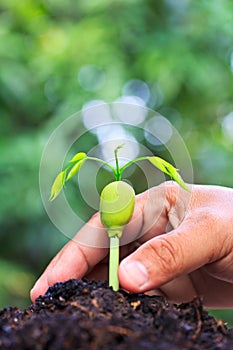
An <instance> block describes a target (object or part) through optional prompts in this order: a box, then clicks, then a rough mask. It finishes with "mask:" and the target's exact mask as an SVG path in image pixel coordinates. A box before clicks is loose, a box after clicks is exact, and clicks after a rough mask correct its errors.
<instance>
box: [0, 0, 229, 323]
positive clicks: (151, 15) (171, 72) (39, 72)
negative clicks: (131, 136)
mask: <svg viewBox="0 0 233 350" xmlns="http://www.w3.org/2000/svg"><path fill="white" fill-rule="evenodd" d="M232 25H233V3H232V1H230V0H229V1H227V0H221V1H219V0H213V1H205V0H199V1H195V2H194V1H189V0H179V1H175V0H166V1H154V0H124V1H123V0H79V1H75V0H66V1H65V0H46V1H45V0H44V1H43V0H41V1H39V0H21V1H17V0H1V1H0V42H1V45H0V62H1V65H0V152H1V153H0V180H1V185H0V257H1V258H0V307H4V306H7V305H12V304H13V305H18V306H20V307H25V306H27V305H29V303H30V300H29V298H28V292H29V290H30V288H31V286H32V285H33V283H34V281H35V280H36V278H37V277H38V275H39V274H40V273H41V272H42V270H43V268H44V267H45V266H46V265H47V263H48V261H49V260H50V259H51V258H52V257H53V256H54V254H55V253H56V252H57V251H58V250H59V249H60V248H61V247H62V246H63V245H64V243H66V242H67V241H68V239H67V238H66V237H64V235H62V234H61V233H60V232H59V231H58V229H57V228H55V227H54V225H53V224H52V223H51V222H50V220H49V218H48V216H47V214H46V212H45V210H44V208H43V205H42V201H41V197H40V190H39V180H38V177H39V166H40V159H41V155H42V152H43V148H44V146H45V144H46V142H47V140H48V138H49V136H50V134H51V133H52V132H53V130H54V129H55V128H56V127H57V126H58V125H59V124H60V123H61V122H62V121H63V120H66V118H68V117H69V116H70V115H72V114H73V113H75V112H77V111H79V110H81V109H82V108H83V106H84V105H85V104H87V103H89V102H90V101H93V100H101V101H105V102H112V101H115V100H116V99H119V98H121V99H124V98H126V99H127V96H131V95H133V96H136V97H138V98H139V100H140V99H141V100H142V102H143V103H144V105H145V106H148V107H150V108H152V109H154V110H156V111H158V112H159V113H161V114H162V115H164V116H165V117H166V118H167V119H168V120H170V121H171V123H172V124H173V125H174V126H175V127H176V128H177V130H178V131H179V133H180V135H181V136H182V138H183V139H184V141H185V143H186V146H187V148H188V150H189V153H190V156H191V159H192V162H193V169H194V181H195V182H196V183H209V184H219V185H224V186H230V187H232V186H233V177H232V173H233V162H232V159H233V158H232V156H233V100H232V97H233V30H232ZM80 123H81V124H82V120H80ZM82 127H84V126H83V124H82ZM87 139H88V137H87ZM88 140H89V142H90V145H91V146H93V145H94V144H95V143H96V142H97V140H96V138H95V136H93V135H92V134H90V135H89V139H88ZM142 142H143V141H142ZM88 146H89V145H87V147H86V150H88ZM147 146H148V145H147ZM106 176H107V175H106ZM78 206H79V208H81V206H82V203H81V202H80V203H79V202H78ZM90 214H91V212H87V213H86V216H87V217H88V215H90ZM217 315H218V318H222V319H224V321H228V322H231V323H232V322H233V314H232V312H231V311H229V310H228V311H220V312H218V313H217Z"/></svg>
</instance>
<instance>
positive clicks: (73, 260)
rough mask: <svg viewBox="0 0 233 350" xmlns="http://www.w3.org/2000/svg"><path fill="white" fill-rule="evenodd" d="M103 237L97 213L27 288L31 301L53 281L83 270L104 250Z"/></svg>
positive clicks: (98, 259) (103, 233) (100, 257)
mask: <svg viewBox="0 0 233 350" xmlns="http://www.w3.org/2000/svg"><path fill="white" fill-rule="evenodd" d="M90 236H91V238H92V239H90ZM106 238H107V235H106V232H105V230H104V229H103V227H102V225H101V222H100V218H99V215H94V216H93V217H92V218H91V220H90V221H89V222H88V223H87V224H86V225H84V226H83V227H82V228H81V230H80V231H79V232H78V233H77V235H76V236H75V237H74V239H73V240H72V241H70V242H68V243H67V244H66V245H65V246H64V248H63V249H62V250H61V251H60V252H59V253H58V254H57V255H56V257H55V258H54V259H53V260H52V261H51V263H50V264H49V265H48V267H47V268H46V270H45V271H44V272H43V274H42V275H41V277H40V278H39V279H38V281H37V282H36V284H35V285H34V287H33V289H32V290H31V299H32V301H34V300H35V298H37V297H38V296H39V295H41V294H44V293H45V292H46V290H47V289H48V287H49V286H51V285H53V284H54V283H56V282H63V281H66V280H68V279H70V278H81V277H83V276H84V275H85V274H87V273H88V272H89V271H90V270H91V269H92V268H93V266H95V265H96V264H98V263H99V262H100V261H101V260H102V259H103V258H104V257H105V256H106V255H107V254H108V249H107V248H106V242H105V241H106ZM84 244H85V245H84ZM101 246H102V247H104V248H101Z"/></svg>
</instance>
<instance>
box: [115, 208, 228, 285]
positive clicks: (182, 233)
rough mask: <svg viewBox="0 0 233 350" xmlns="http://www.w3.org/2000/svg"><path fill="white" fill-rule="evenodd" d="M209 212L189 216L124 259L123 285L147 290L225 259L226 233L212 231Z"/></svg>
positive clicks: (121, 277) (121, 269)
mask: <svg viewBox="0 0 233 350" xmlns="http://www.w3.org/2000/svg"><path fill="white" fill-rule="evenodd" d="M207 217H208V215H207V214H205V213H204V214H201V213H200V211H199V212H198V213H196V214H195V211H193V212H192V216H190V217H189V218H186V219H185V220H184V221H183V223H182V224H181V225H180V226H179V228H177V229H175V230H173V231H171V232H170V233H168V234H165V235H160V236H158V237H154V238H153V239H151V240H149V241H148V242H146V243H144V244H143V245H142V246H141V247H140V248H138V250H137V251H135V252H134V253H133V254H131V255H130V256H129V257H127V258H126V259H124V260H123V261H122V262H121V264H120V268H119V279H120V283H121V285H122V286H123V288H126V289H128V290H130V291H132V292H143V291H146V290H149V289H152V288H154V287H160V286H162V285H164V284H165V283H167V282H169V281H171V280H173V279H174V278H176V277H179V276H181V275H184V274H188V273H190V272H192V271H194V270H196V269H198V268H199V267H201V266H203V265H206V264H209V263H211V262H213V261H215V260H217V259H220V258H221V254H222V252H223V250H222V249H219V247H222V245H223V242H224V240H225V237H224V234H223V235H222V236H221V235H219V231H218V229H217V231H216V232H213V230H210V228H209V219H207Z"/></svg>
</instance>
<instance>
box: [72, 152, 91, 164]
mask: <svg viewBox="0 0 233 350" xmlns="http://www.w3.org/2000/svg"><path fill="white" fill-rule="evenodd" d="M84 158H87V155H86V153H84V152H79V153H76V154H75V156H73V158H72V159H71V160H70V163H73V162H79V161H80V160H82V159H84Z"/></svg>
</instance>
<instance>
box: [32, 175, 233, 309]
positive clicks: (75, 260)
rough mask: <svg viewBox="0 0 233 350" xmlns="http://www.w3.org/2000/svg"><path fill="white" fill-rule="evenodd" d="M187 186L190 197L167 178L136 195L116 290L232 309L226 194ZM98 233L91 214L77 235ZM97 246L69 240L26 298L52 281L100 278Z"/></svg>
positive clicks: (103, 265) (231, 195) (103, 268)
mask: <svg viewBox="0 0 233 350" xmlns="http://www.w3.org/2000/svg"><path fill="white" fill-rule="evenodd" d="M191 189H192V192H191V194H190V193H188V192H186V191H184V190H183V189H181V188H180V187H179V186H178V185H176V183H174V182H170V181H169V182H165V183H164V184H162V185H160V186H157V187H153V188H151V189H149V190H148V191H145V192H144V193H142V194H140V195H138V196H137V198H136V205H135V211H134V216H133V218H132V220H131V222H130V223H129V224H128V225H127V227H126V228H125V233H124V235H123V236H124V237H127V242H125V243H127V244H125V245H123V246H122V247H121V259H122V260H121V264H120V267H119V281H120V285H121V288H124V289H126V290H128V291H131V292H145V291H150V290H154V289H156V292H157V293H159V294H162V295H165V296H166V297H167V299H168V300H172V301H174V302H183V301H188V300H191V299H192V298H193V297H195V296H201V297H203V302H204V304H205V305H206V306H209V307H222V308H223V307H232V306H233V189H230V188H224V187H219V186H205V185H192V186H191ZM167 231H169V232H167ZM102 232H103V228H102V225H101V223H100V218H99V214H98V213H97V214H95V215H94V216H93V217H92V218H91V220H90V221H89V222H88V223H87V224H86V225H85V226H84V227H83V228H82V229H81V230H80V231H79V232H78V233H77V235H76V237H93V239H95V240H96V242H97V241H98V237H102V236H101V233H102ZM79 241H80V239H79ZM128 242H129V243H128ZM130 242H131V243H130ZM123 243H124V242H123ZM97 246H98V244H97ZM100 246H101V244H99V247H96V248H93V246H90V245H88V244H87V245H81V244H80V243H78V242H77V241H75V237H74V239H73V240H71V241H70V242H69V243H67V244H66V245H65V246H64V248H63V249H62V250H61V251H60V252H59V253H58V254H57V255H56V256H55V258H54V259H53V260H52V261H51V263H50V264H49V265H48V267H47V268H46V270H45V271H44V273H43V274H42V275H41V277H40V278H39V280H38V281H37V283H36V284H35V286H34V288H33V289H32V291H31V298H32V300H33V301H34V300H35V298H36V297H38V296H39V295H40V294H44V293H45V292H46V290H47V288H48V287H49V286H51V285H53V284H54V283H55V282H58V281H65V280H67V279H69V278H81V277H84V276H87V277H89V278H95V279H102V278H105V279H106V278H107V267H108V266H107V255H108V249H107V248H101V247H100ZM135 248H136V250H135Z"/></svg>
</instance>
